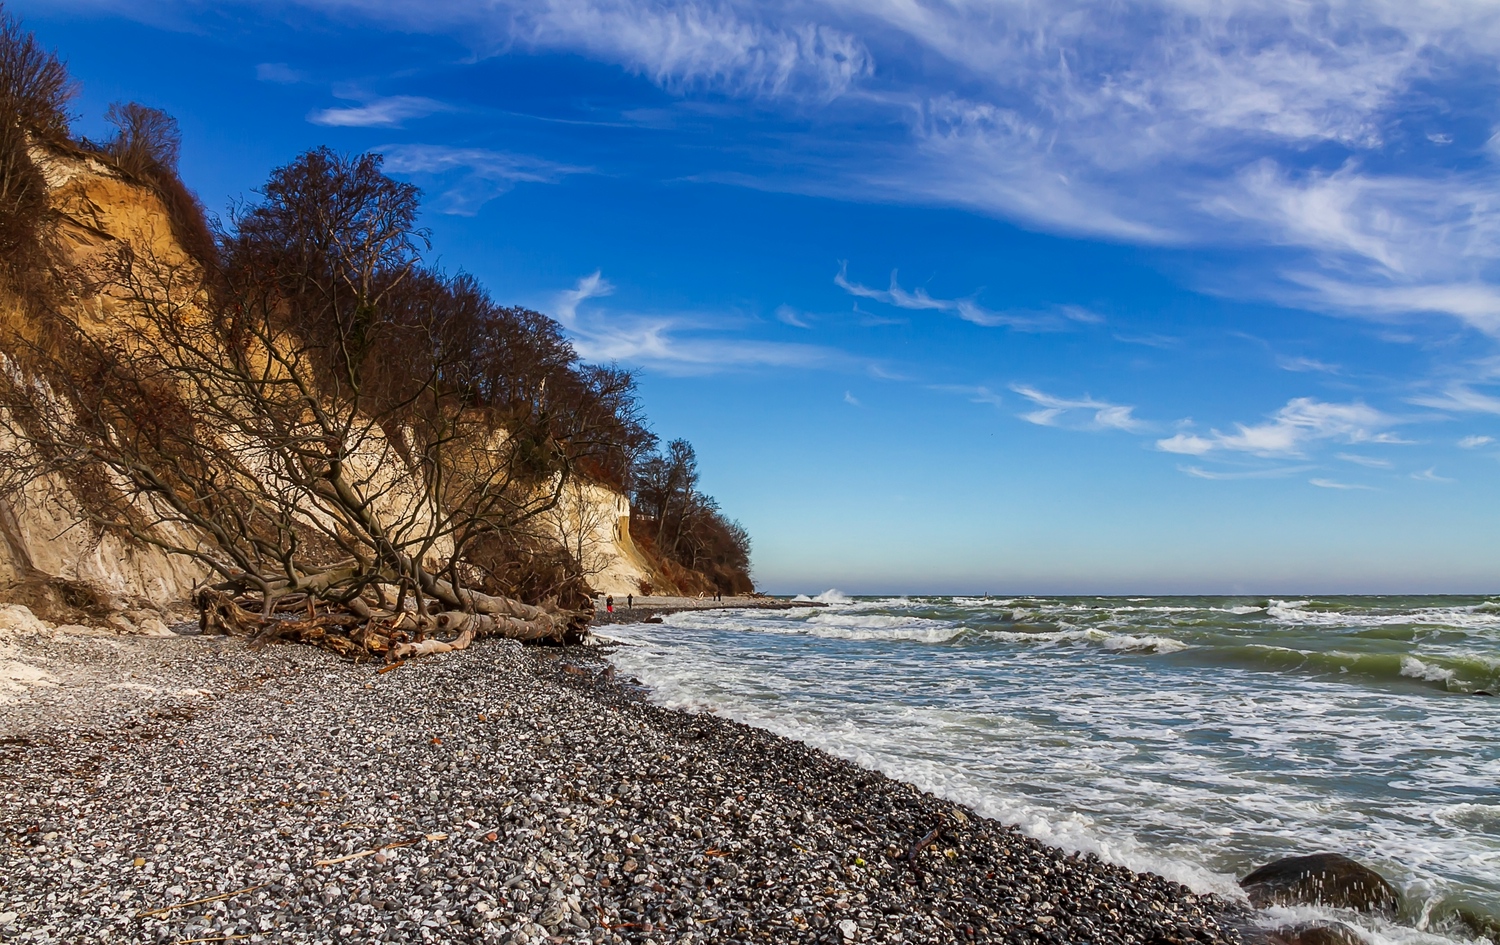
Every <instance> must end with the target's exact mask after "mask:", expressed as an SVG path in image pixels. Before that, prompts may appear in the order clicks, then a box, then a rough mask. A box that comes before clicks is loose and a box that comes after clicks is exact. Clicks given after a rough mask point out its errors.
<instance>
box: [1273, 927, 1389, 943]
mask: <svg viewBox="0 0 1500 945" xmlns="http://www.w3.org/2000/svg"><path fill="white" fill-rule="evenodd" d="M1271 941H1272V942H1274V943H1276V945H1368V943H1367V942H1366V941H1365V937H1364V936H1363V935H1360V934H1359V933H1358V932H1356V931H1354V930H1353V929H1352V928H1350V927H1349V926H1347V925H1345V924H1344V923H1342V922H1320V923H1317V924H1315V925H1294V926H1289V927H1287V928H1284V929H1277V930H1276V931H1275V932H1273V933H1271Z"/></svg>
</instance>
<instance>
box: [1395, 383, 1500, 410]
mask: <svg viewBox="0 0 1500 945" xmlns="http://www.w3.org/2000/svg"><path fill="white" fill-rule="evenodd" d="M1411 402H1412V403H1414V404H1419V405H1421V406H1423V407H1434V408H1436V409H1438V410H1452V411H1456V412H1460V413H1495V414H1500V397H1495V396H1493V395H1491V394H1486V393H1483V392H1482V391H1477V390H1475V389H1474V388H1473V387H1471V386H1469V385H1468V384H1461V383H1459V384H1450V385H1448V386H1447V387H1446V388H1444V389H1443V390H1442V391H1441V392H1439V393H1436V394H1419V395H1417V396H1416V397H1412V398H1411Z"/></svg>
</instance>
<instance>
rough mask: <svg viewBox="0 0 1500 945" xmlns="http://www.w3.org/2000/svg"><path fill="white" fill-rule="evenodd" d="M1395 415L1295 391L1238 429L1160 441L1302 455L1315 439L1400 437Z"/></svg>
mask: <svg viewBox="0 0 1500 945" xmlns="http://www.w3.org/2000/svg"><path fill="white" fill-rule="evenodd" d="M1398 423H1399V421H1398V420H1397V418H1395V417H1392V416H1390V415H1389V414H1386V413H1383V412H1382V411H1380V410H1377V409H1375V408H1374V407H1371V406H1369V405H1368V404H1364V403H1359V402H1355V403H1347V404H1334V403H1326V402H1323V401H1319V400H1314V399H1313V398H1311V397H1297V398H1294V399H1292V400H1290V401H1288V402H1287V404H1286V406H1284V407H1282V408H1281V409H1280V410H1278V411H1276V413H1275V414H1273V415H1272V416H1271V418H1270V419H1269V420H1267V421H1265V422H1263V423H1254V424H1245V423H1236V424H1235V425H1234V431H1233V432H1230V433H1221V432H1220V431H1218V430H1214V431H1212V432H1211V433H1209V434H1208V435H1206V436H1205V435H1201V434H1197V433H1191V432H1182V433H1177V434H1174V435H1173V436H1170V437H1166V438H1165V439H1160V440H1157V441H1156V448H1157V449H1159V450H1161V451H1163V452H1166V453H1179V454H1183V455H1188V456H1204V455H1207V454H1209V453H1215V452H1232V453H1249V454H1251V455H1254V456H1262V457H1288V456H1291V457H1296V456H1303V455H1305V454H1306V452H1307V451H1308V450H1309V449H1310V448H1311V447H1312V446H1314V445H1315V444H1318V443H1323V442H1335V443H1343V444H1355V443H1400V442H1402V440H1401V439H1400V438H1399V437H1397V436H1396V435H1395V434H1394V433H1391V432H1390V428H1391V427H1393V426H1396V425H1397V424H1398Z"/></svg>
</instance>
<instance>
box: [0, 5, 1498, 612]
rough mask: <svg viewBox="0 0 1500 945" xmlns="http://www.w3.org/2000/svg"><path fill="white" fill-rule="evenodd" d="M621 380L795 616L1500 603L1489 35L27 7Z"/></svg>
mask: <svg viewBox="0 0 1500 945" xmlns="http://www.w3.org/2000/svg"><path fill="white" fill-rule="evenodd" d="M7 6H8V9H10V10H12V11H13V12H15V13H17V14H19V15H21V16H22V17H23V18H24V19H25V21H26V23H27V25H28V26H30V27H31V28H32V29H34V30H36V31H37V32H38V33H39V35H40V36H41V37H42V39H43V40H44V41H45V42H46V43H48V44H50V45H53V46H55V47H57V48H58V49H59V51H60V52H61V53H62V54H63V56H64V57H65V58H66V59H68V61H69V64H70V67H71V69H72V71H73V73H74V74H75V76H77V77H78V78H79V79H80V80H81V83H82V87H81V94H80V97H79V99H78V103H77V110H78V112H79V114H80V120H79V122H78V127H79V128H80V129H82V130H83V131H84V132H85V133H92V134H95V135H100V134H103V133H104V131H105V129H104V127H103V125H102V120H101V116H102V114H103V112H104V109H105V107H106V106H107V105H108V104H109V103H110V102H111V101H114V100H118V99H130V100H137V101H140V102H143V103H145V104H147V105H152V106H155V107H160V108H163V109H165V110H167V111H169V112H171V113H172V114H173V115H175V116H177V118H178V119H179V120H180V122H181V124H182V127H183V132H184V147H183V166H182V170H183V175H184V177H185V179H186V180H187V181H188V183H189V184H190V185H192V186H193V187H194V188H195V189H197V190H198V191H199V193H200V194H201V195H202V196H203V198H204V200H205V202H206V203H207V204H208V205H209V207H210V208H211V209H222V208H223V207H225V206H227V205H228V203H229V202H230V201H231V200H233V199H238V198H241V197H245V196H249V193H250V191H251V189H252V188H254V187H255V186H256V185H257V184H259V183H260V182H261V181H263V180H264V179H265V177H266V175H267V172H268V171H269V170H270V169H271V168H272V167H275V166H277V165H279V164H282V163H285V162H286V161H287V160H289V159H290V158H291V157H293V156H294V155H295V154H296V153H298V152H299V151H301V150H303V149H305V148H307V147H310V146H314V145H318V144H330V145H332V146H334V147H337V148H340V149H344V150H350V151H354V150H365V149H374V150H379V151H381V152H383V153H384V154H385V155H386V157H387V167H388V169H389V170H390V171H391V172H393V173H394V174H396V175H397V176H401V177H404V178H407V179H410V180H413V181H415V182H417V183H419V184H420V185H421V186H422V187H423V188H424V190H425V191H426V193H427V208H428V209H427V213H426V216H425V220H424V223H425V224H426V225H427V226H429V227H430V228H431V229H432V233H433V242H434V245H435V252H436V253H437V254H438V256H439V257H440V259H441V261H442V263H443V265H445V266H446V267H448V268H450V269H455V270H456V269H464V270H468V271H470V272H473V273H475V274H476V275H478V276H479V277H480V278H481V279H482V280H483V281H484V282H485V283H486V284H487V285H488V286H489V287H490V289H491V290H492V291H493V293H494V294H495V296H496V297H497V298H498V299H500V300H502V301H505V302H512V303H519V304H526V305H530V306H532V307H535V308H538V309H541V310H543V311H546V312H548V313H549V314H552V315H553V316H555V317H557V318H558V319H559V320H560V321H562V322H563V324H565V325H566V326H567V327H568V328H569V330H570V331H571V333H572V336H573V338H574V341H575V344H576V345H577V347H578V349H579V351H580V352H581V353H582V354H583V355H584V356H585V357H587V358H589V359H593V360H598V361H604V362H609V361H617V362H619V363H620V364H622V365H627V366H630V367H633V368H638V369H639V370H640V373H641V379H642V380H641V389H642V392H643V395H644V399H645V403H646V407H647V411H648V413H649V415H650V416H651V418H652V420H653V425H654V427H655V429H656V431H657V432H658V433H659V434H660V435H661V436H662V437H663V438H664V439H670V438H673V437H677V436H685V437H687V438H688V439H690V440H692V441H693V443H694V444H695V445H696V446H697V448H698V455H699V458H700V464H701V466H702V470H703V475H704V482H705V484H706V486H707V487H708V489H709V490H710V491H711V492H713V493H714V494H715V495H716V496H717V497H718V498H719V499H720V500H721V502H722V504H723V506H724V507H725V509H726V511H728V512H729V513H730V514H731V515H733V516H735V517H737V518H739V519H740V520H741V521H742V522H743V523H744V524H745V525H746V527H747V528H748V529H749V530H750V532H751V534H752V536H753V538H754V541H755V556H754V557H755V567H756V576H757V579H758V581H759V582H760V584H761V585H762V586H763V587H764V588H765V589H768V590H771V591H777V592H796V591H817V590H821V589H823V588H826V587H829V586H838V587H840V588H842V589H844V590H846V591H856V592H912V593H919V592H942V591H964V592H984V591H988V592H991V593H1016V592H1036V593H1057V592H1069V591H1071V592H1088V593H1093V592H1101V593H1134V592H1141V593H1164V592H1174V591H1175V592H1217V591H1223V592H1236V593H1267V594H1296V593H1315V592H1323V593H1328V592H1335V591H1348V592H1413V591H1490V590H1497V589H1500V528H1497V527H1496V526H1497V524H1500V522H1497V519H1500V514H1497V513H1500V490H1497V489H1496V485H1497V479H1500V476H1497V473H1500V443H1497V440H1500V349H1497V346H1496V339H1497V337H1500V266H1497V261H1500V174H1497V162H1500V134H1497V132H1500V106H1497V105H1496V104H1495V103H1496V102H1497V101H1500V95H1497V92H1500V8H1497V7H1495V6H1494V5H1493V4H1491V3H1478V2H1473V3H1465V2H1442V3H1423V2H1413V0H1404V2H1383V0H1361V2H1327V3H1306V2H1289V0H1288V2H1284V0H1212V2H1210V0H1156V2H1135V3H1082V2H1071V3H1070V2H1059V3H1047V4H1039V3H1032V2H992V3H980V2H968V0H950V2H946V3H944V2H934V0H866V2H861V3H858V4H854V3H848V2H845V0H821V2H820V0H805V2H796V0H793V2H775V0H773V2H762V3H746V2H738V0H723V2H713V3H699V2H687V3H679V4H664V3H656V2H648V0H536V2H531V0H519V2H504V0H490V2H485V3H460V2H453V0H428V2H425V3H421V4H416V3H398V2H388V0H281V2H274V3H270V2H268V3H235V2H216V3H212V4H210V3H202V2H187V0H159V2H153V3H126V2H113V0H46V2H35V0H12V2H11V3H9V4H8V5H7Z"/></svg>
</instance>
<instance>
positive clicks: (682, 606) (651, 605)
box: [591, 595, 828, 629]
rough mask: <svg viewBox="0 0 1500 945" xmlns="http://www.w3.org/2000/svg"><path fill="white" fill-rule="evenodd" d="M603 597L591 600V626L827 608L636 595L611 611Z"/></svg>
mask: <svg viewBox="0 0 1500 945" xmlns="http://www.w3.org/2000/svg"><path fill="white" fill-rule="evenodd" d="M603 600H604V599H603V598H602V597H601V598H598V599H597V600H596V601H595V608H594V622H593V625H592V627H591V629H592V628H597V627H607V626H611V625H617V624H630V623H644V622H646V621H649V620H650V619H651V618H653V617H665V616H667V615H669V614H678V613H682V612H684V611H690V610H795V609H796V608H798V607H827V606H828V605H827V604H825V603H823V602H822V601H793V600H789V599H787V598H785V597H766V596H763V595H758V596H755V597H726V598H724V599H723V600H713V599H711V598H702V597H665V596H663V597H637V598H635V601H634V603H633V604H632V605H628V606H627V605H626V604H625V603H624V602H623V601H622V600H619V599H617V600H616V601H615V610H614V613H610V612H608V611H607V610H605V609H604V603H603Z"/></svg>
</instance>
